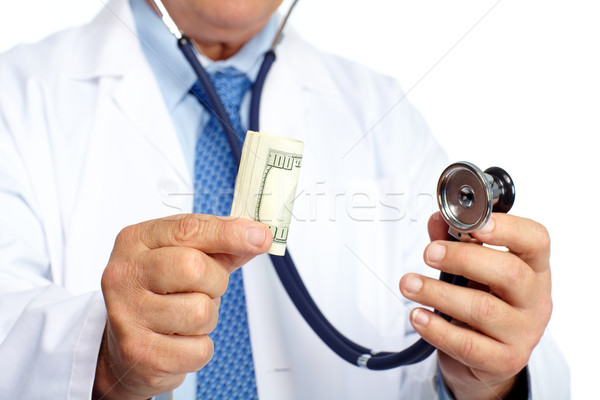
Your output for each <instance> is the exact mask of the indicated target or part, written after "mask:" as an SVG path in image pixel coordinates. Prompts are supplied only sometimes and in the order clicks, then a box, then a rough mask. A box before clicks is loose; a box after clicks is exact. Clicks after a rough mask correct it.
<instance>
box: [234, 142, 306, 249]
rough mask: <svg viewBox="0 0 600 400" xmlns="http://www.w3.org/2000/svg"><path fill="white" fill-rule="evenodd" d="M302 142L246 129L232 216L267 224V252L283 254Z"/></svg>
mask: <svg viewBox="0 0 600 400" xmlns="http://www.w3.org/2000/svg"><path fill="white" fill-rule="evenodd" d="M303 152H304V143H302V142H300V141H298V140H294V139H290V138H287V137H283V136H277V135H273V134H270V133H267V132H253V131H248V133H247V134H246V140H245V141H244V147H243V149H242V158H241V160H240V168H239V171H238V176H237V180H236V182H235V192H234V194H233V204H232V207H231V216H233V217H242V218H248V219H253V220H255V221H259V222H262V223H263V224H265V225H267V226H268V227H269V229H270V230H271V233H272V234H273V245H272V246H271V248H270V249H269V253H270V254H274V255H278V256H282V255H284V254H285V247H286V244H287V237H288V232H289V229H290V221H291V219H292V210H293V207H294V198H295V197H296V187H297V186H298V177H299V175H300V167H301V166H302V153H303Z"/></svg>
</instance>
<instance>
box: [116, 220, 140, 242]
mask: <svg viewBox="0 0 600 400" xmlns="http://www.w3.org/2000/svg"><path fill="white" fill-rule="evenodd" d="M139 231H140V227H139V225H129V226H126V227H125V228H123V229H121V231H120V232H119V233H118V234H117V238H116V240H115V247H120V246H130V245H132V244H133V243H135V242H136V240H137V238H138V237H139V233H140V232H139Z"/></svg>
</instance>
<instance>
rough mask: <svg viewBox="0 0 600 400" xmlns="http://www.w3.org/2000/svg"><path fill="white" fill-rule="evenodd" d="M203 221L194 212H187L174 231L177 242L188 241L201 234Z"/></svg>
mask: <svg viewBox="0 0 600 400" xmlns="http://www.w3.org/2000/svg"><path fill="white" fill-rule="evenodd" d="M201 225H202V224H201V223H200V221H199V220H198V217H197V216H196V215H194V214H187V215H185V216H184V217H183V218H181V219H180V220H179V221H178V223H177V227H176V229H175V232H174V233H173V235H174V239H175V241H176V242H177V243H188V242H190V241H191V240H192V239H193V238H195V237H196V236H198V235H199V234H200V232H199V231H200V229H201Z"/></svg>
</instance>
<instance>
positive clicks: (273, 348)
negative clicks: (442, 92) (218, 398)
mask: <svg viewBox="0 0 600 400" xmlns="http://www.w3.org/2000/svg"><path fill="white" fill-rule="evenodd" d="M280 2H281V0H253V1H247V0H244V1H241V0H240V1H209V0H169V1H165V2H164V3H165V6H166V7H167V8H168V10H169V12H170V14H171V16H172V17H173V18H174V20H175V21H176V22H177V23H178V25H179V26H180V28H182V29H183V30H184V31H185V32H186V34H187V35H188V36H190V37H191V38H192V39H193V40H194V41H195V43H196V45H197V46H198V48H199V49H200V50H201V51H202V53H203V56H202V62H203V63H204V64H205V65H206V66H207V69H208V70H209V72H217V71H222V70H224V69H227V68H232V67H233V68H236V70H238V71H240V72H243V73H245V74H246V75H247V76H248V77H249V78H250V79H251V80H252V79H253V78H254V77H255V76H256V73H257V69H258V66H259V65H260V61H261V59H262V54H263V53H264V52H265V51H266V50H267V49H268V47H269V44H270V41H271V40H272V38H273V37H274V35H275V31H276V30H277V26H278V24H279V22H280V18H279V17H278V16H277V15H276V14H274V13H275V11H276V9H277V8H278V6H279V4H280ZM194 82H195V77H194V75H193V73H192V71H191V70H190V69H189V67H188V66H187V64H186V62H185V60H184V59H183V57H182V56H181V55H180V54H179V52H178V50H177V48H176V44H175V42H174V40H173V39H172V37H171V36H170V35H169V33H168V31H167V30H166V29H165V28H164V26H162V24H161V23H160V20H159V19H158V17H157V16H156V14H155V13H154V11H153V10H152V8H151V7H150V5H149V4H148V3H146V2H145V1H144V0H113V1H111V2H110V3H109V4H108V5H107V6H106V8H105V9H104V10H103V11H102V12H101V13H100V14H99V15H98V17H97V18H96V19H95V20H94V21H92V22H91V23H90V24H88V25H86V26H82V27H79V28H74V29H71V30H68V31H65V32H61V33H59V34H57V35H54V36H52V37H50V38H48V39H46V40H45V41H43V42H42V43H39V44H36V45H30V46H20V47H17V48H15V49H13V50H12V51H11V52H9V53H7V54H5V55H3V56H2V57H1V59H0V87H2V91H1V93H0V209H1V210H2V212H1V213H0V277H1V279H0V316H1V317H0V318H2V320H1V324H0V341H1V345H0V359H1V360H4V362H2V365H1V367H0V369H1V370H0V377H1V379H0V393H2V395H3V396H6V398H11V399H20V398H22V399H48V398H52V399H67V398H69V399H89V398H91V397H93V398H98V399H100V398H102V399H146V398H149V397H152V396H156V395H159V394H162V393H168V392H169V391H171V390H173V389H175V388H178V389H176V391H175V396H176V398H178V399H179V398H182V399H184V398H186V399H194V398H196V387H197V384H201V382H196V381H197V379H198V378H197V375H196V374H194V373H193V372H194V371H197V370H199V369H200V370H201V369H203V367H205V365H207V364H208V363H210V362H211V358H212V356H213V350H214V349H213V343H212V340H211V338H210V337H209V336H208V334H210V333H211V332H213V330H214V329H215V326H216V325H217V322H218V318H219V314H218V311H219V306H220V302H221V298H222V296H226V295H227V289H228V277H229V274H230V273H232V272H233V271H234V270H236V269H237V268H239V267H241V266H242V265H245V266H244V268H243V282H244V283H243V285H244V291H245V296H246V308H247V318H248V325H249V329H250V340H251V345H252V357H253V366H254V376H255V385H256V392H257V393H258V396H259V397H260V398H261V399H295V398H298V399H308V398H311V399H335V398H347V399H351V398H356V399H359V398H378V399H394V398H395V399H398V398H410V399H432V398H443V399H448V398H456V399H488V398H489V399H498V398H506V397H507V396H509V395H510V396H512V397H511V398H515V399H517V398H524V399H525V398H535V399H549V398H552V399H562V398H568V391H569V390H568V370H567V368H566V367H565V365H564V361H563V360H562V357H561V356H560V353H559V352H558V351H557V350H556V348H555V346H554V345H553V343H552V341H551V339H550V338H549V337H548V336H547V335H544V331H545V328H546V325H547V323H548V320H549V318H550V314H551V309H552V301H551V297H550V269H549V263H548V258H549V252H550V247H549V239H548V235H547V233H546V231H545V229H544V228H543V227H542V226H541V225H539V224H537V223H535V222H533V221H530V220H527V219H522V218H518V217H514V216H505V215H494V217H493V218H492V219H491V221H490V223H489V224H488V225H487V226H486V228H485V229H484V230H482V232H480V233H479V234H478V236H477V238H478V239H479V240H480V241H482V242H484V243H489V244H492V245H500V246H506V247H507V248H508V249H509V250H510V251H509V252H501V251H497V250H492V249H486V248H483V247H481V246H476V245H470V244H456V243H449V242H446V241H443V240H441V239H445V238H446V234H445V229H446V228H445V227H444V226H443V223H442V222H441V220H440V219H439V217H437V216H436V215H434V217H433V218H432V219H431V220H430V222H429V225H428V227H429V233H430V235H431V237H432V238H433V239H435V240H434V241H433V242H432V243H431V244H429V245H428V246H427V247H426V248H425V245H426V241H427V239H426V232H425V226H426V225H427V223H426V217H425V216H424V214H428V213H429V210H431V207H429V208H428V209H427V207H425V208H426V209H427V210H425V211H424V210H423V204H424V203H423V200H427V199H428V198H429V197H428V196H427V195H426V194H428V193H430V192H431V190H432V189H433V188H434V187H435V181H436V179H437V176H438V175H439V173H440V172H441V170H442V169H443V167H444V165H445V163H446V160H445V156H444V154H443V152H442V151H441V149H440V148H439V146H438V145H437V144H436V143H435V141H434V139H433V138H432V136H431V135H430V133H429V132H428V130H427V127H426V125H425V124H424V123H423V121H422V120H421V118H420V117H419V115H418V114H417V113H416V112H415V111H414V109H412V108H411V106H410V105H409V104H408V103H407V102H406V101H403V100H401V99H403V95H402V93H401V91H400V89H399V88H398V86H397V84H396V83H395V82H394V81H392V80H390V79H388V78H385V77H382V76H379V75H376V74H374V73H372V72H370V71H369V70H366V69H364V68H362V67H360V66H358V65H355V64H352V63H350V62H348V61H344V60H342V59H339V58H337V57H333V56H330V55H326V54H323V53H321V52H319V51H317V50H316V49H314V48H313V47H311V46H310V45H308V44H307V43H305V42H303V41H302V39H300V38H299V37H298V36H297V35H296V34H294V33H293V32H292V31H290V32H288V34H287V35H286V36H285V37H284V39H283V41H282V43H281V45H280V47H279V48H278V60H277V61H276V63H275V65H274V66H273V69H272V71H271V72H270V75H269V78H268V79H267V84H266V86H265V90H264V96H263V101H262V109H261V115H260V116H261V125H262V129H265V130H268V131H273V132H277V133H280V134H285V135H289V136H290V137H294V138H298V139H300V140H303V141H304V142H305V144H306V149H307V150H306V154H305V159H304V162H303V171H302V177H301V182H300V184H299V188H298V198H297V200H296V206H295V210H294V213H295V220H294V222H293V223H292V229H291V231H292V232H291V233H290V238H289V247H288V248H289V250H290V251H291V252H292V254H293V255H294V257H295V261H296V264H297V265H298V268H299V269H300V273H301V274H302V276H303V278H304V280H305V282H306V284H307V286H308V287H309V289H310V290H311V293H312V294H313V295H314V297H315V299H316V301H317V303H318V304H319V305H320V306H321V307H322V309H323V311H324V313H325V314H326V315H327V316H328V317H329V318H330V320H331V321H332V322H333V323H334V325H336V326H338V327H339V328H340V330H341V331H343V332H345V333H347V334H348V336H350V337H352V338H353V339H356V341H358V342H365V343H369V344H370V345H371V346H372V347H373V346H381V348H382V349H386V350H399V349H402V348H404V347H406V346H407V345H409V344H411V343H413V342H414V340H416V338H417V337H418V335H421V336H423V337H424V338H425V339H427V340H428V341H430V342H431V343H432V344H433V345H435V346H436V347H437V348H438V349H439V350H440V351H439V352H438V353H437V356H432V357H430V358H429V359H427V360H426V361H424V362H422V363H420V364H417V365H414V366H410V367H404V368H400V369H397V370H391V371H385V372H373V371H366V370H362V369H359V368H356V367H354V366H351V365H348V364H346V363H345V362H344V361H342V360H339V359H338V358H337V357H336V356H335V355H333V354H332V353H331V352H330V351H329V350H328V349H327V348H326V347H325V346H324V345H323V344H322V343H321V342H320V341H319V339H318V338H317V337H316V336H315V335H314V334H313V333H312V332H311V331H310V329H309V328H308V326H307V325H306V324H305V323H304V321H303V320H302V319H301V317H300V316H299V314H298V313H297V311H296V310H295V309H294V306H293V305H292V304H291V303H290V301H289V299H288V298H287V297H286V295H285V293H284V292H283V291H282V289H281V287H280V284H279V282H278V281H277V278H276V276H275V275H274V273H273V271H272V268H271V266H270V265H269V260H268V258H267V257H265V256H262V254H263V253H264V252H265V251H266V250H267V249H268V247H269V245H270V242H271V238H270V234H269V231H268V230H267V229H266V228H264V227H263V226H262V225H260V224H258V223H254V222H250V221H243V220H232V219H227V218H218V217H213V216H209V215H201V214H189V213H190V212H191V211H192V203H193V197H194V196H193V193H194V177H193V173H194V164H195V159H194V158H195V155H194V154H195V153H194V151H195V147H196V140H197V138H198V136H199V134H200V133H199V132H201V130H202V127H204V126H205V125H206V124H207V120H208V119H209V115H208V113H206V111H205V109H204V108H203V107H202V105H201V104H199V102H198V101H197V100H196V99H195V98H194V97H193V96H192V95H191V94H190V88H191V87H192V86H193V84H194ZM247 108H248V93H246V95H245V97H244V99H243V100H242V104H241V111H240V116H241V124H242V126H244V125H247V117H246V116H247ZM223 190H226V188H223ZM173 214H176V215H175V216H171V217H167V216H168V215H173ZM144 221H145V222H144ZM115 238H116V239H115ZM423 248H425V253H424V262H423V256H422V249H423ZM424 263H426V264H427V265H429V266H431V267H433V268H435V269H442V270H445V271H448V272H451V273H455V274H461V275H465V276H467V277H469V278H471V279H472V280H474V281H477V282H480V283H481V285H477V287H473V288H468V289H463V288H456V287H448V286H447V285H445V284H442V283H439V282H437V281H436V280H432V279H430V278H428V277H427V276H425V275H426V274H428V272H426V270H425V268H423V265H424ZM400 278H401V279H400ZM398 282H400V292H401V293H402V294H403V295H404V297H402V296H400V295H399V292H398V286H396V285H398ZM390 288H391V289H392V292H393V293H390ZM488 289H491V291H493V294H491V293H490V291H489V290H488ZM411 301H414V302H417V303H421V304H423V305H425V306H431V307H435V308H438V309H440V310H442V311H444V312H446V313H448V314H450V315H453V316H454V317H456V318H457V319H458V320H461V321H463V322H464V323H465V324H448V323H445V322H443V321H441V320H440V319H439V318H438V317H436V316H434V315H433V314H432V313H430V312H429V311H427V310H426V309H424V308H420V307H419V308H415V309H413V311H412V312H411V311H410V308H409V307H408V304H409V303H410V302H411ZM409 321H410V322H409ZM413 328H414V329H413ZM215 354H217V355H218V354H219V353H218V352H217V353H215ZM219 357H220V356H219ZM6 360H11V361H10V362H7V361H6ZM234 378H235V377H232V379H231V384H232V385H235V382H234V381H235V379H234ZM200 379H201V378H200ZM215 390H216V389H215Z"/></svg>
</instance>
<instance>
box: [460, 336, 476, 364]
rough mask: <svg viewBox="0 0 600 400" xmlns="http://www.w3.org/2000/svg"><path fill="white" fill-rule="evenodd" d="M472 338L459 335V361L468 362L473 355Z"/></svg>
mask: <svg viewBox="0 0 600 400" xmlns="http://www.w3.org/2000/svg"><path fill="white" fill-rule="evenodd" d="M473 346H474V343H473V337H472V336H471V335H465V334H463V335H461V337H460V339H459V345H458V356H459V357H460V359H461V360H468V359H469V358H470V357H471V354H472V353H473Z"/></svg>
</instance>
